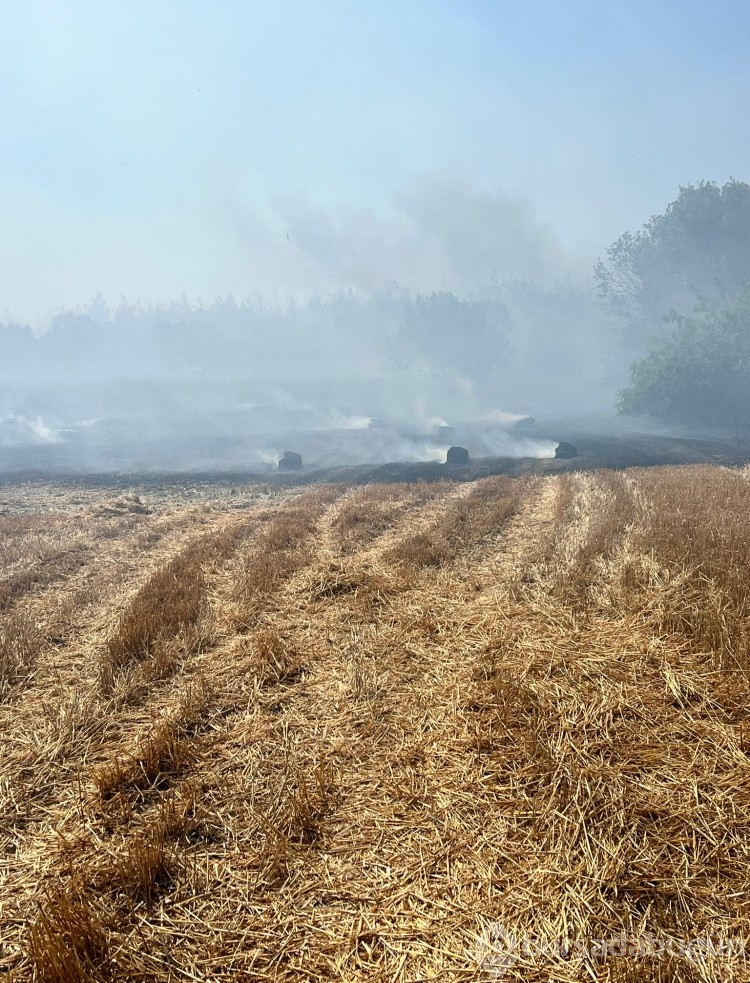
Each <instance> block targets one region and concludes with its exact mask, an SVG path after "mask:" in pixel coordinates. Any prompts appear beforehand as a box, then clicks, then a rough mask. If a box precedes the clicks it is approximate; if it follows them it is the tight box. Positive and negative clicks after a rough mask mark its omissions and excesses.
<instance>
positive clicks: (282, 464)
mask: <svg viewBox="0 0 750 983" xmlns="http://www.w3.org/2000/svg"><path fill="white" fill-rule="evenodd" d="M301 467H302V455H301V454H297V452H296V451H284V456H283V457H282V458H281V460H280V461H279V471H299V469H300V468H301Z"/></svg>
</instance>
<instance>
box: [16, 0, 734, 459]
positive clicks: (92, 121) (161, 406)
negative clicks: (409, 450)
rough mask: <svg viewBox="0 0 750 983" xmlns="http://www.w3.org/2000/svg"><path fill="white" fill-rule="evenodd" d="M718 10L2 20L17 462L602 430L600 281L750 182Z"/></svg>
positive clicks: (233, 12)
mask: <svg viewBox="0 0 750 983" xmlns="http://www.w3.org/2000/svg"><path fill="white" fill-rule="evenodd" d="M721 13H722V16H721V17H719V16H717V15H716V13H715V12H714V11H711V10H710V9H709V8H707V7H703V6H702V5H693V4H689V5H687V6H685V5H684V4H680V5H679V6H678V5H677V4H676V2H675V3H672V2H668V3H664V4H658V5H654V4H652V3H646V2H645V0H632V2H629V3H627V4H614V5H602V4H600V3H594V2H593V0H574V2H573V3H571V4H566V5H560V4H559V3H556V2H553V0H541V2H539V3H536V4H533V5H530V4H526V3H522V2H520V0H511V2H509V3H504V4H487V3H484V2H481V0H470V2H468V3H464V4H458V3H452V2H448V0H437V2H434V0H430V2H428V0H415V2H413V3H410V4H408V5H404V4H397V3H396V2H395V0H385V2H383V3H379V4H375V3H369V2H364V0H362V2H360V0H357V2H354V3H349V2H344V0H326V2H325V3H324V4H314V5H313V4H299V3H293V2H292V0H279V2H278V3H275V4H273V5H268V4H261V3H259V2H255V0H252V2H248V3H244V2H242V3H241V2H239V0H226V2H221V3H219V4H211V5H209V4H206V3H199V2H198V0H179V2H178V0H164V2H163V3H159V4H158V5H154V4H151V3H147V2H146V0H135V2H133V3H131V4H128V5H120V6H115V5H103V4H99V3H95V2H94V0H59V2H56V3H49V2H47V0H24V2H21V0H9V2H8V3H6V4H4V5H3V11H2V13H1V14H0V108H1V109H2V112H3V119H4V123H5V132H6V140H5V153H4V154H3V155H2V160H0V340H1V341H2V344H3V356H4V357H3V362H2V365H0V385H2V389H1V390H0V444H4V445H8V444H16V443H23V442H24V441H29V442H31V443H37V444H43V443H50V444H51V443H66V442H70V441H71V440H79V439H81V433H82V432H83V431H86V433H87V434H89V435H91V434H99V435H100V436H101V435H102V434H103V433H105V432H106V433H110V434H115V433H121V432H122V433H127V434H129V435H130V436H131V437H133V436H134V435H140V437H141V438H142V437H145V436H153V437H157V436H158V435H159V434H163V433H164V432H168V433H171V434H174V433H181V434H184V435H189V434H190V433H195V432H201V433H203V432H207V433H217V434H218V433H227V432H234V430H237V431H238V432H240V431H242V432H248V431H251V432H258V433H263V432H269V431H272V430H273V431H285V430H289V429H300V428H301V429H307V430H311V431H314V430H316V429H319V428H324V427H329V428H332V429H334V428H338V429H341V430H347V429H349V428H348V425H347V423H346V421H351V420H358V421H360V424H361V423H362V421H365V422H366V421H368V420H370V419H375V420H376V421H377V420H381V419H382V420H383V421H385V422H386V423H387V424H389V425H392V426H402V425H403V426H417V425H422V424H426V421H428V420H429V419H430V417H434V416H441V417H443V418H445V419H447V420H449V422H451V423H452V422H454V421H455V420H458V419H466V420H469V419H471V420H475V421H476V420H488V419H492V414H493V413H495V414H498V413H499V414H501V415H502V414H506V413H510V414H514V413H515V414H523V413H532V414H537V415H538V414H543V413H559V412H597V413H607V412H610V411H611V409H612V406H613V403H614V393H615V391H616V389H617V388H618V387H619V386H621V385H623V382H624V380H625V379H626V377H627V367H628V363H629V360H630V359H631V358H632V356H633V354H639V352H638V351H634V350H632V348H627V347H625V346H624V345H623V343H622V339H621V336H620V334H618V331H617V330H615V329H614V328H613V326H612V324H611V323H609V322H608V320H607V317H606V316H605V314H604V312H603V310H602V308H601V307H600V306H599V305H598V304H597V302H596V299H595V296H594V291H593V285H592V279H591V277H592V269H593V266H594V262H595V261H596V259H597V257H598V256H600V255H602V254H604V252H605V250H606V248H607V246H608V245H609V243H611V242H612V241H613V240H614V239H615V238H616V237H617V236H619V235H620V234H621V233H622V232H623V230H625V229H634V230H637V229H638V228H639V227H640V226H641V224H642V223H643V222H645V221H646V220H647V219H648V218H649V217H650V216H651V215H652V214H654V213H655V212H657V211H659V210H661V209H663V208H664V206H665V203H666V202H668V201H669V200H670V199H671V198H672V197H674V195H675V193H676V190H677V188H678V186H679V185H681V184H685V183H686V182H689V181H695V180H696V179H699V178H701V177H703V176H706V175H707V176H709V177H711V178H713V179H716V180H726V179H727V178H728V177H729V175H730V173H740V174H741V173H750V145H749V144H748V141H747V139H746V135H745V133H744V129H743V127H741V126H739V125H738V124H737V121H738V120H741V119H742V118H744V114H745V110H746V105H747V99H748V95H750V91H749V90H750V85H749V80H750V70H749V69H748V66H747V62H746V57H745V55H746V43H745V42H746V40H747V34H748V28H749V27H750V13H749V12H748V9H747V7H746V5H745V4H743V3H741V2H739V0H727V2H726V3H724V4H722V6H721ZM730 81H731V84H730ZM125 297H126V298H128V300H127V301H124V300H123V301H121V300H120V298H125ZM199 298H203V300H202V301H200V300H199ZM217 298H219V299H218V300H217ZM234 298H237V299H236V300H235V299H234ZM248 298H249V299H248ZM26 326H31V327H32V328H33V330H34V335H32V334H31V332H30V331H29V330H28V329H27V327H26ZM495 419H496V421H497V416H496V417H495ZM123 420H126V421H129V422H128V423H127V424H121V423H117V424H115V423H113V422H112V421H123ZM91 421H96V422H93V423H92V422H91ZM342 421H344V422H343V423H342ZM118 428H121V430H120V429H118ZM102 439H104V438H103V437H102ZM113 439H114V437H113ZM371 446H374V445H371ZM384 446H385V445H384ZM393 446H395V445H393ZM399 446H400V445H399ZM519 446H520V445H519ZM261 452H262V453H266V451H264V450H261V451H259V453H261ZM519 452H520V451H519ZM384 453H385V451H384Z"/></svg>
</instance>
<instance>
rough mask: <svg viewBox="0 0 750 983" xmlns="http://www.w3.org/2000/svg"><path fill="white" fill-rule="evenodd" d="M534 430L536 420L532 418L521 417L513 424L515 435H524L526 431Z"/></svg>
mask: <svg viewBox="0 0 750 983" xmlns="http://www.w3.org/2000/svg"><path fill="white" fill-rule="evenodd" d="M535 429H536V420H535V419H534V417H533V416H522V417H521V419H520V420H516V422H515V423H514V424H513V430H514V431H516V433H524V432H525V431H527V430H535Z"/></svg>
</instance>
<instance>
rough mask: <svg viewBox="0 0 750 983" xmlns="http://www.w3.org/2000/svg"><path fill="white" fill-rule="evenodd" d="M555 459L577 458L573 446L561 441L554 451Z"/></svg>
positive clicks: (576, 452)
mask: <svg viewBox="0 0 750 983" xmlns="http://www.w3.org/2000/svg"><path fill="white" fill-rule="evenodd" d="M555 457H578V451H577V450H576V446H575V444H569V443H568V442H567V441H566V440H563V441H561V442H560V443H559V444H558V445H557V449H556V450H555Z"/></svg>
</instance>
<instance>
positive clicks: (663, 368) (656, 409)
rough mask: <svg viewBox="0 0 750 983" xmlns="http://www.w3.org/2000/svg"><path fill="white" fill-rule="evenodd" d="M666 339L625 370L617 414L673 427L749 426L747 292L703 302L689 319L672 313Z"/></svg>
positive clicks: (749, 295) (749, 294)
mask: <svg viewBox="0 0 750 983" xmlns="http://www.w3.org/2000/svg"><path fill="white" fill-rule="evenodd" d="M670 321H671V322H672V323H673V324H674V325H675V329H674V331H673V333H672V335H671V336H670V337H669V338H667V339H666V340H664V341H662V342H660V343H659V344H658V345H657V346H656V347H655V348H654V350H653V351H652V352H651V353H650V354H649V355H647V356H646V357H645V358H642V359H639V360H638V361H637V362H635V363H634V364H633V366H632V367H631V381H630V385H629V386H628V387H627V388H626V389H624V390H623V391H622V392H621V393H620V396H619V403H618V408H619V410H620V412H621V413H633V414H646V415H649V416H654V417H657V418H661V419H665V420H671V421H674V422H677V423H683V424H688V425H693V426H695V425H698V426H719V427H732V428H740V427H742V428H743V429H746V428H747V427H748V426H750V287H746V288H745V289H743V290H741V291H739V292H738V293H737V294H735V296H734V297H732V298H731V299H729V300H720V301H714V302H713V303H704V304H703V305H702V306H701V307H700V308H699V309H698V310H697V311H696V313H695V314H694V315H693V316H691V317H685V316H683V315H680V314H673V315H672V316H671V318H670Z"/></svg>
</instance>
